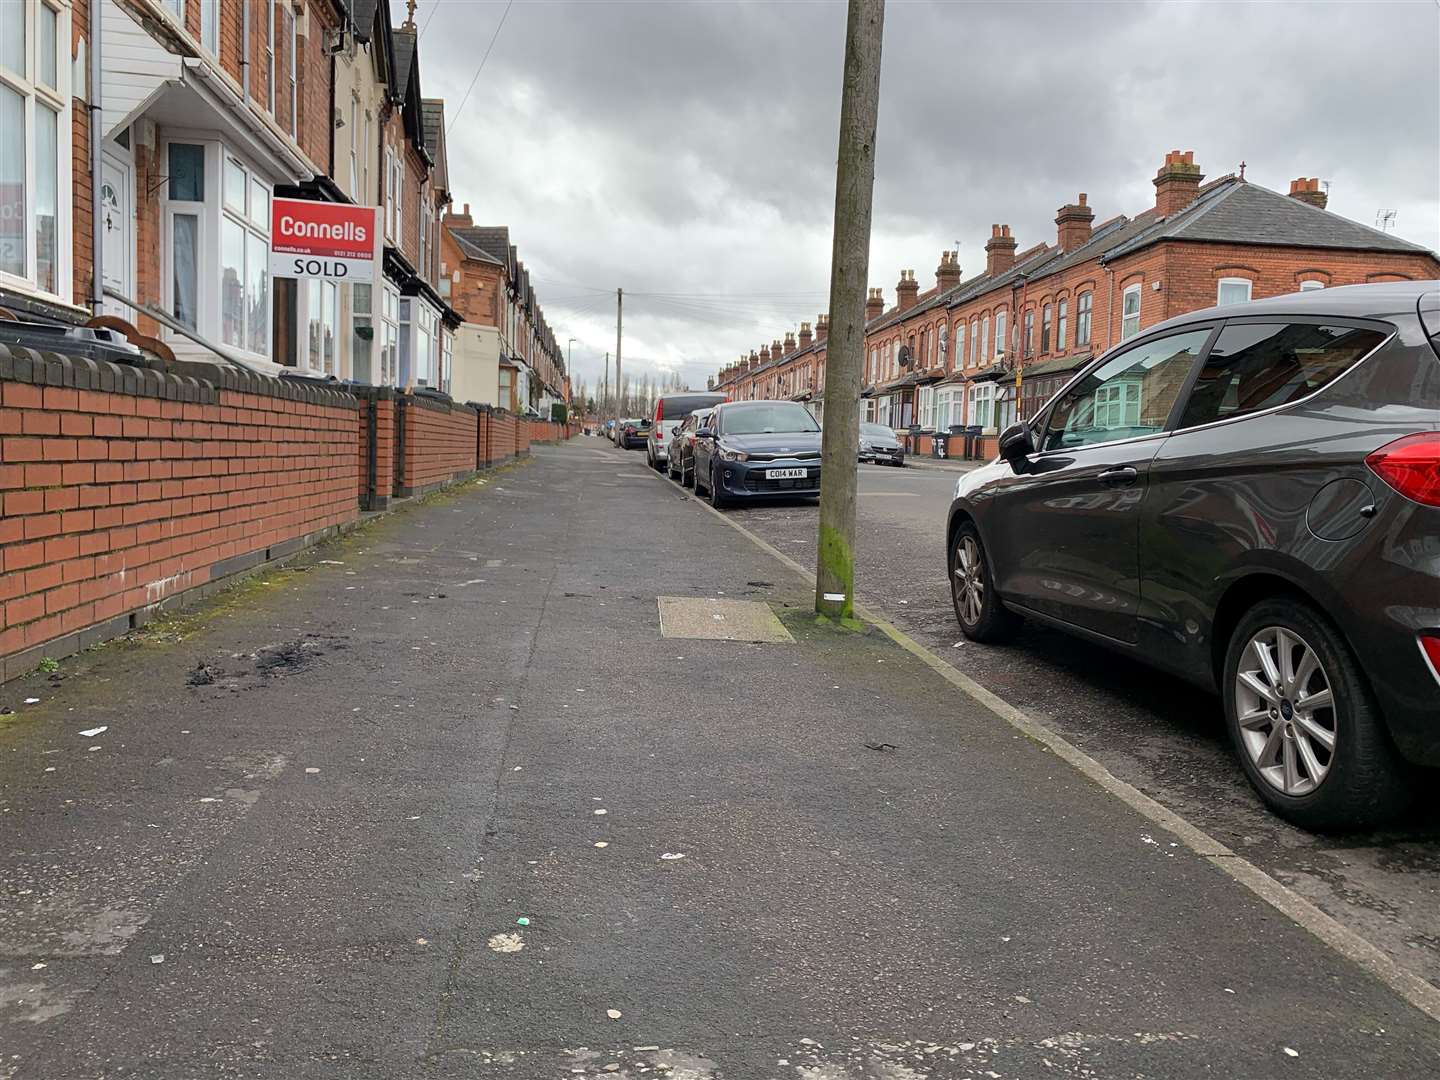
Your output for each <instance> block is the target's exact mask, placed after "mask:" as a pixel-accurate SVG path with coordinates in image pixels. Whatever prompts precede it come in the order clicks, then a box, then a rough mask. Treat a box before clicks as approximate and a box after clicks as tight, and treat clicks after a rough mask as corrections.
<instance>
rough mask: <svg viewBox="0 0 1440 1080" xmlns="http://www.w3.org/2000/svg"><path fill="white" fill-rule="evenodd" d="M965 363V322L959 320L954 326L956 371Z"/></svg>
mask: <svg viewBox="0 0 1440 1080" xmlns="http://www.w3.org/2000/svg"><path fill="white" fill-rule="evenodd" d="M964 363H965V320H964V319H961V320H959V321H958V322H957V323H956V324H955V364H954V367H955V369H956V370H958V369H959V368H960V367H961V365H963V364H964Z"/></svg>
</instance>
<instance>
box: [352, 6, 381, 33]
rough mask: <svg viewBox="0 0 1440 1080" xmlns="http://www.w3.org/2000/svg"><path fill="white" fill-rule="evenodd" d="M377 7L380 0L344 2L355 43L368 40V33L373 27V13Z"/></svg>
mask: <svg viewBox="0 0 1440 1080" xmlns="http://www.w3.org/2000/svg"><path fill="white" fill-rule="evenodd" d="M379 6H380V0H345V7H346V8H347V9H348V10H349V12H350V23H351V25H352V26H353V27H354V29H355V40H356V41H362V42H365V41H369V40H370V32H371V31H372V30H373V29H374V27H375V11H376V9H377V8H379Z"/></svg>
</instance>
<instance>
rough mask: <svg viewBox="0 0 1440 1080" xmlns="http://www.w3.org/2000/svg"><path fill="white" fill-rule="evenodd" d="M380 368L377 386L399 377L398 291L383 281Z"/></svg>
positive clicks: (377, 373) (379, 330)
mask: <svg viewBox="0 0 1440 1080" xmlns="http://www.w3.org/2000/svg"><path fill="white" fill-rule="evenodd" d="M380 300H381V304H380V326H379V328H378V330H377V332H376V337H377V338H378V339H379V340H380V370H379V371H378V372H376V377H375V384H376V385H377V386H394V385H395V384H396V383H397V382H398V381H399V379H400V291H399V290H398V289H396V288H395V286H393V285H391V284H390V282H388V281H387V282H385V284H384V286H383V288H382V290H381V294H380Z"/></svg>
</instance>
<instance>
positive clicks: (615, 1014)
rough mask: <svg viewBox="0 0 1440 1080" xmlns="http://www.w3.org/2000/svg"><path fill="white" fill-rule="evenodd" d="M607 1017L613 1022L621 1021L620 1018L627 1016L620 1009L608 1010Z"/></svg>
mask: <svg viewBox="0 0 1440 1080" xmlns="http://www.w3.org/2000/svg"><path fill="white" fill-rule="evenodd" d="M605 1015H606V1016H608V1017H610V1019H611V1020H619V1019H620V1017H622V1016H624V1015H625V1014H624V1013H622V1012H621V1011H620V1010H619V1009H606V1010H605Z"/></svg>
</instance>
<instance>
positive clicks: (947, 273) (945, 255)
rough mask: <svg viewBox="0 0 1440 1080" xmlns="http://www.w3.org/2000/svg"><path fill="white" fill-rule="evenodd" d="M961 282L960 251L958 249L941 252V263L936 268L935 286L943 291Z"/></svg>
mask: <svg viewBox="0 0 1440 1080" xmlns="http://www.w3.org/2000/svg"><path fill="white" fill-rule="evenodd" d="M959 284H960V253H959V252H958V251H942V252H940V265H939V266H937V267H936V268H935V288H936V289H937V290H939V291H940V292H942V293H943V292H948V291H949V290H951V289H953V288H954V287H955V286H956V285H959Z"/></svg>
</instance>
